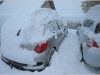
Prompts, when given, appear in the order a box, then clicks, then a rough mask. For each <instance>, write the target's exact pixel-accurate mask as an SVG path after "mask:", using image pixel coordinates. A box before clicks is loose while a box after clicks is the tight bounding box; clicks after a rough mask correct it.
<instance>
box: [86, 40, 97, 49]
mask: <svg viewBox="0 0 100 75" xmlns="http://www.w3.org/2000/svg"><path fill="white" fill-rule="evenodd" d="M86 43H87V46H88V47H96V48H99V46H98V44H97V42H96V41H95V40H94V39H93V38H87V40H86Z"/></svg>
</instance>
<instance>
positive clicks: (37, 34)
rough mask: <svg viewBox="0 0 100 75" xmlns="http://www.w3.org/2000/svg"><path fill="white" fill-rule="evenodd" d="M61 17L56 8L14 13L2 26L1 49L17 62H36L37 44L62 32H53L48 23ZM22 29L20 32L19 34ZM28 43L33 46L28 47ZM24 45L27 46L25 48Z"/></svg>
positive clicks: (6, 55) (5, 54)
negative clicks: (35, 49)
mask: <svg viewBox="0 0 100 75" xmlns="http://www.w3.org/2000/svg"><path fill="white" fill-rule="evenodd" d="M61 19H62V17H61V16H60V15H58V14H57V12H56V11H55V10H52V9H47V8H44V9H38V10H37V11H35V12H34V13H32V14H30V13H28V12H27V13H24V12H22V13H15V14H13V15H12V16H11V17H9V18H8V20H7V21H6V22H5V23H4V25H3V27H2V33H1V35H2V36H1V39H2V40H1V42H2V45H1V49H2V53H3V55H4V56H5V57H7V58H10V59H12V60H15V61H17V62H21V63H27V64H32V63H34V59H35V57H36V56H38V54H37V53H36V52H35V51H34V50H33V49H34V48H35V46H36V45H38V44H41V43H43V42H45V41H47V40H48V39H49V38H51V37H52V36H55V38H57V37H56V35H57V34H58V33H59V32H61V31H59V32H55V33H53V32H51V31H50V29H49V28H48V23H49V22H50V21H53V20H61ZM20 29H21V31H20V34H19V36H17V35H16V34H17V33H18V31H19V30H20ZM28 45H31V46H32V48H31V49H28V48H27V46H28ZM23 46H26V47H24V48H23ZM33 47H34V48H33ZM27 49H28V50H27ZM18 54H19V56H18ZM20 55H21V56H20ZM15 58H16V59H15ZM19 58H20V59H19ZM34 64H35V63H34Z"/></svg>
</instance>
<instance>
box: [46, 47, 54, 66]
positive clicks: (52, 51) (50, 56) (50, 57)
mask: <svg viewBox="0 0 100 75" xmlns="http://www.w3.org/2000/svg"><path fill="white" fill-rule="evenodd" d="M55 51H56V50H55V49H54V48H53V49H52V50H51V52H50V55H49V58H48V63H47V66H50V65H51V59H52V56H53V54H54V52H55Z"/></svg>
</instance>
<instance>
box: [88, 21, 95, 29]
mask: <svg viewBox="0 0 100 75" xmlns="http://www.w3.org/2000/svg"><path fill="white" fill-rule="evenodd" d="M93 23H94V21H92V20H89V21H88V22H87V24H86V27H87V28H89V27H90V26H92V24H93Z"/></svg>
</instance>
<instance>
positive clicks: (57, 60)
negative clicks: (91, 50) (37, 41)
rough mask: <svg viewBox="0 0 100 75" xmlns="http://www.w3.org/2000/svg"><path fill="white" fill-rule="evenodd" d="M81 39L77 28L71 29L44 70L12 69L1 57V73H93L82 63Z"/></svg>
mask: <svg viewBox="0 0 100 75" xmlns="http://www.w3.org/2000/svg"><path fill="white" fill-rule="evenodd" d="M80 58H81V54H80V52H79V41H78V36H77V35H76V30H69V34H68V36H67V37H66V38H65V39H64V42H63V43H62V44H61V46H60V47H59V51H58V52H55V54H54V55H53V58H52V60H51V61H52V62H51V66H49V67H46V68H45V69H44V70H43V71H41V72H38V71H35V72H29V71H20V70H17V69H15V68H13V69H11V68H10V67H9V66H8V65H6V64H5V63H4V62H2V61H1V59H0V74H91V73H92V74H93V73H94V72H91V71H90V70H89V69H88V68H87V67H86V65H84V63H80Z"/></svg>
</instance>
